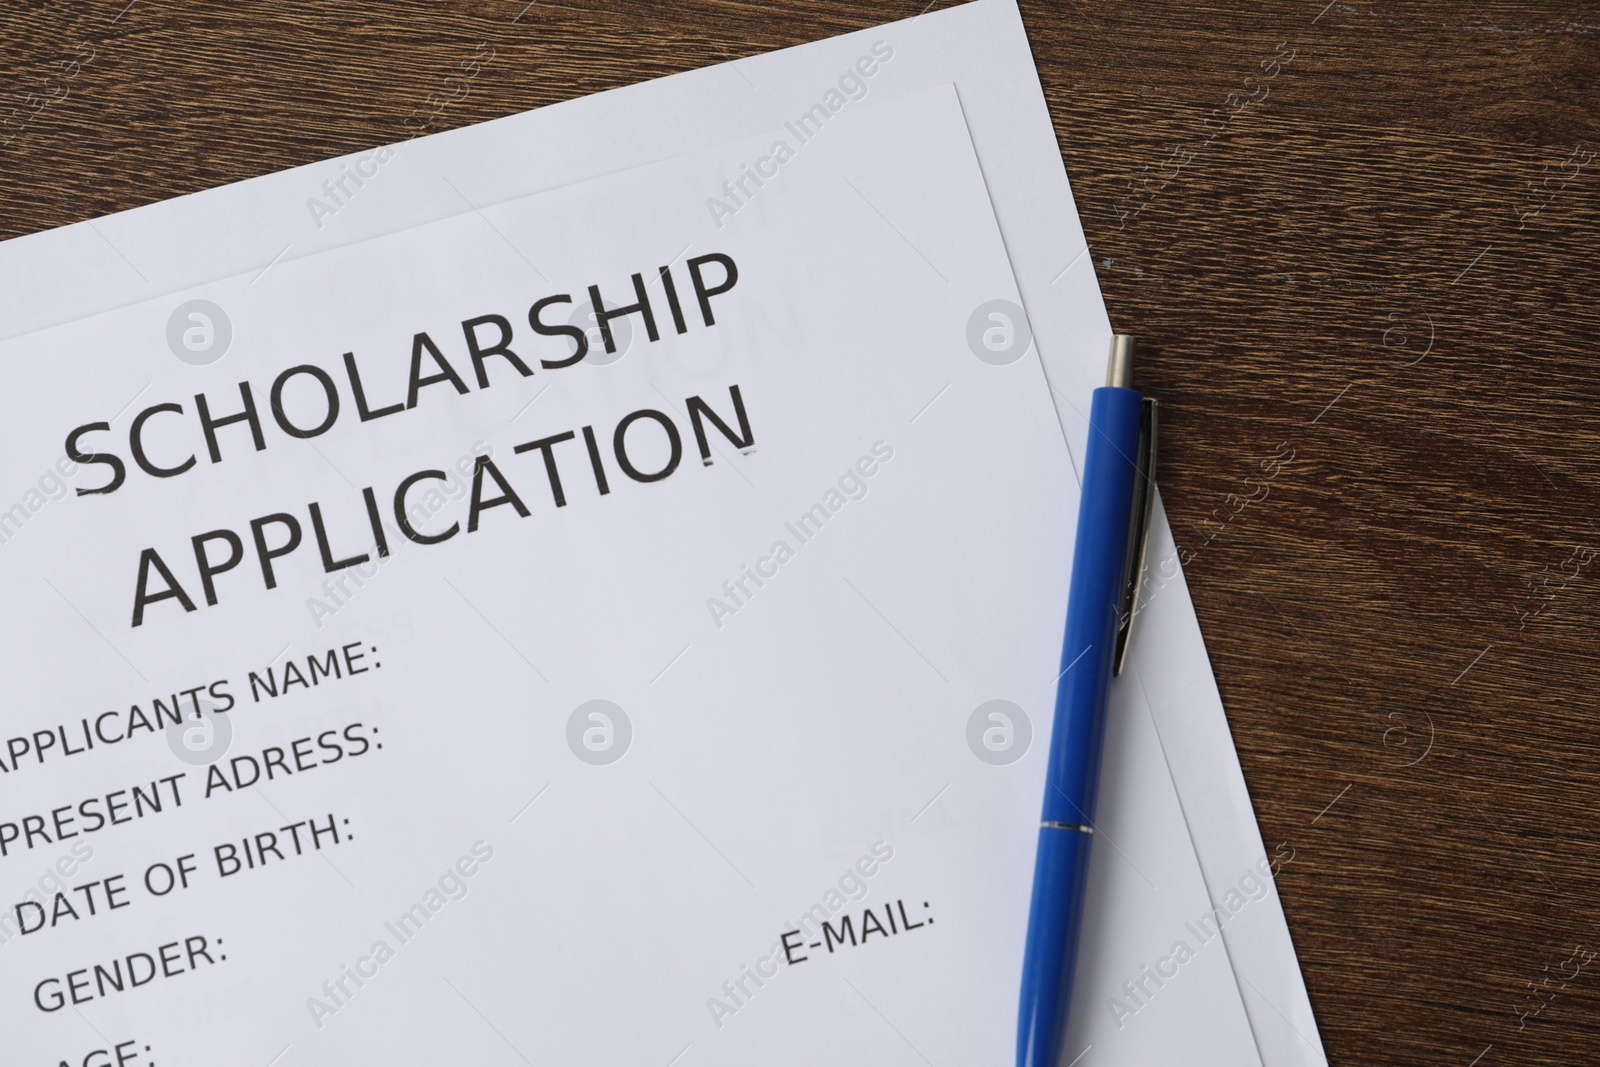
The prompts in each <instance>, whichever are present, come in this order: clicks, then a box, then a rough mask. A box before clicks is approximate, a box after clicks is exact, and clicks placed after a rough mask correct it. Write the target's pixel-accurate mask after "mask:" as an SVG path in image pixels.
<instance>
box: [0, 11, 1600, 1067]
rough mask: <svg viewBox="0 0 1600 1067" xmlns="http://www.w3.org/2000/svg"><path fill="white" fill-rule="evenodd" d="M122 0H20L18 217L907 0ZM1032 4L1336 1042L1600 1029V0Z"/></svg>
mask: <svg viewBox="0 0 1600 1067" xmlns="http://www.w3.org/2000/svg"><path fill="white" fill-rule="evenodd" d="M124 2H125V0H111V2H109V3H108V2H106V0H93V2H91V3H81V4H67V3H64V2H54V3H38V4H29V5H16V4H12V5H7V6H6V8H5V10H4V11H3V12H0V56H3V57H4V65H3V68H0V69H3V72H4V73H3V78H0V102H3V104H4V107H5V108H8V109H9V108H13V107H16V108H21V109H23V111H24V112H25V114H26V117H27V118H28V121H27V123H26V124H25V125H23V126H22V127H21V128H20V129H19V128H18V127H17V126H16V125H15V123H14V124H13V125H12V126H11V127H10V128H9V129H7V130H5V131H3V132H0V139H3V138H4V137H8V136H12V137H13V139H12V140H11V141H10V143H9V144H8V145H6V146H5V147H4V148H3V149H0V204H3V207H4V210H3V212H0V236H3V237H11V236H15V235H18V234H25V233H29V232H32V231H35V230H41V229H45V228H47V227H52V226H59V225H62V224H65V223H70V222H76V221H79V220H81V219H85V218H91V217H94V216H98V215H102V214H105V213H108V212H113V211H121V210H123V209H126V208H131V207H137V206H139V205H141V204H147V203H150V202H152V201H156V200H161V199H165V198H167V197H170V196H174V195H177V194H180V193H187V192H192V191H194V190H198V189H205V188H208V187H211V186H214V185H219V184H222V183H225V182H231V181H236V180H238V179H241V178H248V177H252V176H254V175H258V174H263V173H266V172H269V171H273V170H277V169H280V168H283V167H287V166H291V165H297V164H301V163H307V162H311V161H313V160H319V159H324V158H326V157H329V156H334V155H338V154H342V153H346V152H352V151H355V150H357V149H363V148H368V147H371V146H374V145H379V144H383V143H389V142H393V141H396V140H400V139H402V138H404V137H406V136H408V135H410V134H411V133H412V132H415V131H416V130H418V129H422V130H427V131H433V130H439V129H445V128H448V127H452V126H458V125H465V124H467V123H472V122H478V121H481V120H483V119H489V118H493V117H496V116H499V115H505V114H509V113H512V112H517V111H522V110H524V109H527V108H532V107H537V106H539V105H541V104H547V103H551V102H553V101H556V100H562V99H565V98H568V97H572V96H577V95H580V94H584V93H591V92H595V91H598V90H602V89H609V88H612V87H614V86H619V85H624V84H628V83H631V82H636V81H640V80H642V79H646V78H653V77H658V76H660V75H665V74H671V73H674V72H677V71H681V70H685V69H688V68H692V67H698V66H702V65H704V64H708V63H713V62H717V61H720V60H727V59H734V58H738V57H741V56H747V55H750V54H753V53H756V52H761V51H765V50H768V49H771V48H776V47H781V46H785V45H792V44H799V43H803V42H805V41H809V40H813V39H815V38H818V37H823V36H828V35H832V34H835V33H840V32H844V31H847V30H852V29H857V28H860V27H865V26H869V25H873V24H875V23H878V22H883V21H888V20H890V19H893V18H899V17H904V16H908V15H913V14H916V13H917V11H918V10H919V8H920V4H918V3H915V2H912V3H907V2H902V0H897V2H894V3H890V4H886V5H881V6H875V5H869V4H854V5H838V6H831V5H823V4H820V3H807V2H801V0H788V2H786V3H775V4H772V5H768V4H747V3H734V2H714V0H687V2H683V3H674V4H662V3H640V2H636V0H628V2H625V3H619V4H616V5H613V6H611V7H609V8H602V7H600V6H598V5H595V6H580V5H573V4H563V3H559V2H542V3H538V4H534V5H529V6H528V7H527V8H523V7H522V3H523V0H510V2H508V3H490V2H484V3H466V2H462V0H453V2H448V3H438V2H421V0H412V2H409V3H399V4H392V5H382V6H379V5H358V4H349V3H333V2H322V3H307V4H298V5H292V6H291V5H288V4H283V3H265V2H260V0H228V2H221V0H212V2H199V0H182V2H179V0H161V2H158V0H134V2H133V3H132V4H131V5H129V6H128V7H127V8H123V7H122V5H123V3H124ZM119 12H120V13H119ZM1024 18H1025V20H1026V22H1027V25H1028V29H1029V33H1030V36H1031V38H1032V41H1033V47H1034V52H1035V55H1036V57H1037V60H1038V64H1039V70H1040V75H1041V77H1042V79H1043V82H1044V87H1045V93H1046V95H1047V96H1048V98H1049V102H1050V107H1051V109H1052V113H1053V115H1054V118H1055V123H1056V130H1057V133H1058V135H1059V137H1060V141H1061V145H1062V149H1063V152H1064V153H1065V158H1066V164H1067V170H1068V172H1069V174H1070V175H1071V177H1072V180H1073V185H1074V188H1075V191H1076V193H1077V198H1078V206H1079V209H1080V211H1081V212H1082V214H1083V220H1084V226H1085V228H1086V230H1087V231H1088V237H1089V245H1090V248H1091V249H1092V250H1093V255H1094V262H1095V269H1096V271H1097V272H1098V273H1099V276H1100V280H1101V284H1102V286H1103V287H1104V290H1105V294H1106V299H1107V301H1108V303H1109V305H1110V308H1111V313H1112V318H1113V321H1114V322H1115V324H1116V325H1117V327H1118V328H1119V329H1121V330H1125V331H1131V332H1134V333H1137V334H1139V335H1140V336H1141V338H1142V339H1143V340H1144V342H1145V348H1144V352H1145V356H1144V359H1143V362H1142V372H1141V374H1142V379H1143V381H1144V382H1145V383H1146V384H1147V385H1148V386H1149V387H1150V388H1151V389H1152V391H1153V392H1154V393H1155V394H1156V395H1158V396H1160V397H1161V398H1162V400H1163V403H1164V412H1165V415H1164V418H1165V425H1164V427H1163V429H1164V433H1165V436H1164V441H1163V446H1164V450H1165V451H1164V454H1163V457H1162V459H1163V468H1162V473H1161V484H1162V492H1163V496H1164V498H1165V502H1166V506H1167V510H1168V513H1169V514H1170V516H1171V519H1172V524H1173V528H1174V530H1175V532H1176V535H1177V539H1178V543H1179V545H1180V546H1181V547H1182V548H1183V549H1184V550H1185V552H1186V559H1187V573H1188V578H1189V582H1190V583H1191V586H1192V588H1193V592H1194V598H1195V601H1196V604H1197V606H1198V609H1199V613H1200V622H1201V625H1202V627H1203V629H1204V631H1205V634H1206V638H1207V642H1208V645H1209V647H1210V650H1211V656H1212V662H1213V663H1214V665H1215V667H1216V672H1217V678H1218V681H1219V683H1220V685H1221V688H1222V695H1223V700H1224V702H1225V704H1226V706H1227V709H1228V715H1229V718H1230V720H1231V722H1232V724H1233V731H1234V738H1235V740H1236V742H1237V744H1238V747H1239V752H1240V757H1241V759H1242V760H1243V763H1244V770H1245V776H1246V778H1247V779H1248V781H1249V785H1250V790H1251V794H1252V796H1253V797H1254V800H1255V804H1256V812H1257V815H1258V816H1259V818H1260V821H1261V830H1262V834H1263V836H1264V837H1265V839H1266V841H1267V844H1268V847H1269V850H1271V849H1273V848H1274V847H1275V846H1276V845H1277V844H1278V843H1279V842H1286V843H1287V844H1288V846H1289V847H1291V848H1292V849H1293V850H1294V857H1295V858H1294V860H1293V862H1292V863H1291V864H1289V865H1288V866H1286V867H1285V868H1284V869H1283V871H1282V873H1281V874H1280V876H1279V889H1280V892H1281V894H1282V896H1283V901H1284V907H1285V909H1286V910H1287V913H1288V918H1289V926H1290V928H1291V930H1292V931H1293V934H1294V938H1295V943H1296V945H1297V946H1298V948H1299V951H1300V956H1301V960H1302V962H1303V965H1304V968H1305V976H1306V982H1307V984H1308V986H1309V987H1310V990H1311V998H1312V1001H1313V1003H1314V1005H1315V1007H1316V1010H1317V1014H1318V1018H1319V1020H1320V1023H1321V1027H1322V1035H1323V1039H1324V1041H1325V1042H1326V1046H1327V1049H1328V1052H1329V1055H1330V1057H1331V1059H1332V1061H1333V1062H1334V1063H1336V1064H1357V1063H1359V1064H1396V1065H1399V1064H1406V1065H1412V1064H1440V1065H1451V1067H1468V1064H1472V1063H1476V1064H1479V1065H1481V1067H1499V1065H1501V1064H1513V1063H1518V1064H1552V1065H1562V1067H1566V1065H1571V1064H1576V1063H1580V1062H1600V956H1595V958H1594V961H1593V962H1590V963H1587V964H1586V965H1583V963H1584V957H1585V955H1592V954H1593V953H1594V952H1595V950H1596V949H1597V948H1600V924H1597V915H1596V909H1595V905H1596V903H1597V902H1600V845H1597V836H1600V835H1597V833H1596V831H1595V818H1596V817H1595V809H1596V807H1597V806H1600V729H1597V726H1596V723H1597V720H1600V653H1597V649H1596V644H1595V638H1596V635H1597V634H1600V599H1597V598H1596V597H1595V596H1594V595H1593V591H1594V589H1595V588H1596V586H1600V560H1596V558H1595V557H1596V555H1597V554H1600V523H1597V519H1596V516H1595V512H1596V503H1597V500H1600V471H1597V467H1596V463H1595V452H1596V449H1597V447H1600V428H1597V426H1596V422H1595V416H1594V408H1595V406H1596V403H1597V402H1600V351H1597V350H1596V348H1595V345H1596V343H1597V342H1600V314H1597V311H1596V305H1595V294H1596V292H1597V290H1600V265H1597V261H1600V257H1597V241H1596V235H1597V234H1600V225H1597V224H1600V160H1597V159H1596V158H1595V156H1596V153H1597V152H1600V125H1597V116H1600V110H1597V106H1596V105H1597V104H1600V90H1597V89H1596V87H1595V86H1596V79H1597V77H1600V11H1597V10H1596V8H1595V7H1594V6H1593V5H1590V6H1589V7H1588V8H1587V9H1585V7H1584V6H1583V5H1579V4H1560V3H1546V4H1511V3H1505V2H1491V3H1474V2H1468V3H1464V4H1460V3H1446V2H1443V0H1425V2H1424V0H1419V2H1416V3H1410V4H1388V3H1378V2H1368V0H1351V2H1347V0H1333V2H1332V3H1329V4H1328V5H1327V6H1325V7H1324V6H1322V4H1321V2H1320V0H1310V2H1307V3H1303V4H1275V5H1268V4H1246V3H1243V2H1241V0H1223V2H1222V3H1219V4H1211V5H1185V4H1171V5H1150V4H1143V3H1134V2H1128V0H1120V2H1113V3H1107V4H1088V3H1086V2H1082V0H1066V2H1065V3H1062V4H1058V5H1046V4H1043V3H1037V2H1031V0H1030V2H1027V3H1025V4H1024ZM485 55H492V58H490V59H489V60H488V61H486V62H484V61H482V60H483V57H484V56H485ZM475 57H476V58H477V59H478V60H480V62H478V63H477V64H476V67H477V69H476V72H475V73H473V74H472V75H471V76H470V77H467V78H465V79H464V78H463V77H462V73H463V71H465V70H467V68H466V67H463V65H462V64H463V63H464V62H467V61H469V60H473V59H474V58H475ZM463 87H464V88H465V94H464V95H463ZM29 94H33V99H32V101H30V100H29ZM41 98H48V102H46V103H41V102H40V101H41ZM36 107H37V109H38V110H37V112H36V113H35V111H34V110H33V109H34V108H36ZM0 119H3V115H0ZM13 135H14V136H13ZM1247 478H1248V479H1249V480H1248V481H1247V480H1246V479H1247ZM1572 961H1576V962H1572ZM1580 965H1582V966H1581V969H1580ZM1573 971H1577V973H1576V974H1573V973H1572V972H1573ZM1535 1009H1537V1011H1535ZM1474 1057H1480V1058H1478V1059H1476V1060H1475V1059H1474Z"/></svg>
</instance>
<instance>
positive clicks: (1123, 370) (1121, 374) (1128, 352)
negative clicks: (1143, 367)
mask: <svg viewBox="0 0 1600 1067" xmlns="http://www.w3.org/2000/svg"><path fill="white" fill-rule="evenodd" d="M1106 384H1107V385H1110V386H1115V387H1116V388H1118V389H1132V388H1133V334H1131V333H1114V334H1112V335H1111V363H1110V365H1109V366H1108V367H1107V368H1106Z"/></svg>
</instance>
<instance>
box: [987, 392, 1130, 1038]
mask: <svg viewBox="0 0 1600 1067" xmlns="http://www.w3.org/2000/svg"><path fill="white" fill-rule="evenodd" d="M1143 405H1144V397H1143V395H1142V394H1141V393H1139V392H1138V391H1136V390H1133V389H1121V388H1115V387H1111V386H1107V387H1104V388H1101V389H1096V390H1095V391H1094V404H1093V407H1092V408H1091V410H1090V413H1089V448H1088V454H1087V455H1086V456H1085V458H1084V465H1083V495H1082V499H1081V502H1080V504H1079V510H1078V539H1077V547H1076V550H1075V554H1074V556H1073V560H1072V584H1071V586H1070V588H1069V590H1068V600H1067V627H1066V635H1065V637H1064V639H1063V641H1062V646H1061V669H1062V671H1063V672H1064V673H1063V674H1062V676H1061V678H1060V680H1059V681H1058V682H1057V688H1056V711H1055V725H1054V728H1053V729H1052V731H1051V735H1050V762H1049V765H1048V767H1047V770H1046V778H1045V796H1044V809H1043V814H1042V817H1041V821H1042V823H1043V825H1042V826H1041V827H1040V829H1039V852H1038V857H1037V859H1036V861H1035V864H1034V876H1033V902H1032V907H1031V909H1030V911H1029V916H1030V917H1029V922H1028V942H1027V952H1026V957H1025V959H1024V962H1023V971H1022V996H1021V1001H1020V1005H1019V1012H1018V1019H1017V1064H1018V1067H1057V1065H1058V1064H1060V1063H1064V1062H1066V1060H1064V1059H1062V1058H1061V1057H1062V1053H1063V1052H1064V1051H1065V1050H1064V1049H1063V1048H1062V1047H1061V1045H1062V1040H1063V1039H1064V1037H1065V1035H1066V1027H1067V1014H1068V1008H1069V1007H1070V1004H1071V1000H1072V979H1073V966H1074V963H1075V961H1076V958H1077V950H1078V935H1079V932H1080V930H1081V928H1082V917H1083V906H1082V905H1083V896H1084V889H1085V886H1086V884H1087V881H1088V874H1089V844H1090V842H1091V841H1093V840H1094V838H1093V835H1092V834H1091V833H1088V832H1085V830H1080V829H1076V827H1085V828H1087V827H1091V826H1092V825H1093V824H1094V812H1095V797H1096V794H1097V792H1098V791H1099V785H1100V752H1101V749H1102V747H1103V746H1104V741H1105V719H1106V716H1105V709H1106V699H1107V696H1108V691H1109V687H1110V684H1111V671H1112V656H1113V653H1114V651H1115V646H1116V635H1117V623H1118V616H1119V614H1120V613H1121V610H1122V596H1123V588H1124V583H1125V582H1126V579H1127V562H1128V549H1129V544H1130V537H1129V533H1130V528H1131V525H1132V521H1133V510H1134V494H1135V492H1136V491H1137V490H1138V489H1139V486H1138V485H1137V482H1138V480H1139V469H1138V464H1139V434H1140V428H1141V424H1142V421H1143Z"/></svg>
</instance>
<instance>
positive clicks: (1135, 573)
mask: <svg viewBox="0 0 1600 1067" xmlns="http://www.w3.org/2000/svg"><path fill="white" fill-rule="evenodd" d="M1157 408H1158V404H1157V401H1156V399H1155V398H1154V397H1149V396H1147V397H1145V398H1144V413H1143V418H1142V419H1141V420H1140V426H1139V465H1138V472H1139V480H1140V483H1142V484H1141V485H1138V486H1135V488H1134V499H1133V528H1132V536H1131V537H1130V538H1129V539H1128V563H1127V570H1126V571H1125V572H1124V578H1123V585H1122V611H1121V612H1120V613H1119V614H1118V616H1117V647H1116V651H1115V653H1114V655H1113V658H1112V661H1111V663H1112V667H1111V673H1112V674H1114V675H1115V674H1121V673H1122V664H1123V662H1124V661H1125V660H1126V659H1127V658H1128V636H1129V635H1130V634H1131V633H1132V632H1133V618H1134V616H1135V615H1137V614H1138V613H1139V590H1140V588H1141V587H1142V586H1143V584H1144V561H1145V549H1146V548H1147V547H1148V545H1149V542H1150V513H1151V511H1153V510H1154V509H1155V502H1156V421H1157V420H1156V412H1157ZM1141 490H1142V491H1141Z"/></svg>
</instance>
